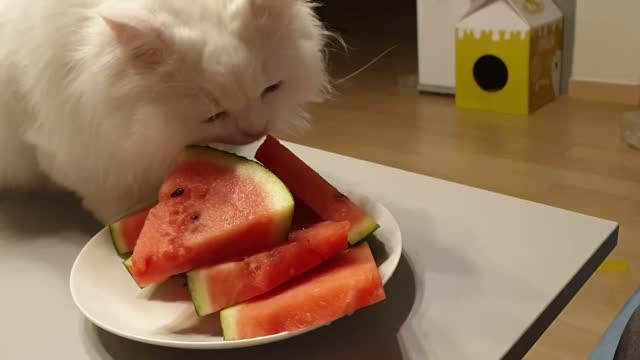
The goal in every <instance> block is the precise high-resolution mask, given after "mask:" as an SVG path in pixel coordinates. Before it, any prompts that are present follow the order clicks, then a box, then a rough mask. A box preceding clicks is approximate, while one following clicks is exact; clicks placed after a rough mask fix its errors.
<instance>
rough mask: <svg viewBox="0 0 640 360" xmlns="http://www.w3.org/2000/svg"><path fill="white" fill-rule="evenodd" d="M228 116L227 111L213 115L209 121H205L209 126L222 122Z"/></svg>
mask: <svg viewBox="0 0 640 360" xmlns="http://www.w3.org/2000/svg"><path fill="white" fill-rule="evenodd" d="M226 116H227V112H226V111H221V112H219V113H217V114H215V115H211V116H209V118H207V120H206V121H205V122H206V123H207V124H211V123H214V122H216V121H218V120H222V119H223V118H225V117H226Z"/></svg>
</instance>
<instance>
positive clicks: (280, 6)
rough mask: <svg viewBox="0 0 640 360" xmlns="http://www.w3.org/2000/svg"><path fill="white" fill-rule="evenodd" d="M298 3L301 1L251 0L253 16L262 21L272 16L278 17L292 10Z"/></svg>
mask: <svg viewBox="0 0 640 360" xmlns="http://www.w3.org/2000/svg"><path fill="white" fill-rule="evenodd" d="M298 1H301V0H249V2H250V8H251V13H252V15H253V16H254V17H256V18H258V19H260V20H265V18H269V17H270V16H275V17H278V16H280V15H282V14H283V13H285V12H286V11H288V10H290V9H291V8H292V7H293V6H294V5H295V4H296V3H297V2H298Z"/></svg>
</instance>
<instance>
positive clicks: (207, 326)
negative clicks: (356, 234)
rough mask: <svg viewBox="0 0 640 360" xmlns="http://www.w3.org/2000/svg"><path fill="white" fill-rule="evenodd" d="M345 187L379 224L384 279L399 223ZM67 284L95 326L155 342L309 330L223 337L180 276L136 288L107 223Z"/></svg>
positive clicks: (188, 343) (217, 340) (200, 344)
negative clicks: (202, 315) (201, 312)
mask: <svg viewBox="0 0 640 360" xmlns="http://www.w3.org/2000/svg"><path fill="white" fill-rule="evenodd" d="M345 190H346V191H344V192H345V194H347V195H348V196H350V197H351V198H352V199H353V201H354V202H355V203H357V204H358V205H360V206H362V208H363V209H364V210H365V211H367V212H368V213H369V214H370V215H371V216H372V217H373V218H375V219H376V221H377V222H378V223H379V224H380V226H381V228H380V229H378V231H376V233H375V237H376V238H377V239H378V240H379V242H376V243H371V246H372V250H373V252H374V256H375V257H376V261H377V262H378V269H379V271H380V275H381V277H382V280H383V282H384V283H385V284H386V282H387V281H388V280H389V279H390V278H391V275H392V274H393V272H394V271H395V269H396V266H397V265H398V262H399V260H400V256H401V253H402V236H401V233H400V227H399V226H398V223H397V222H396V220H395V218H394V217H393V215H391V213H390V212H389V211H388V210H387V209H386V208H385V207H384V206H383V205H381V204H380V203H378V202H376V201H375V200H373V199H372V198H370V197H368V196H365V195H362V194H358V193H357V192H354V191H349V189H345ZM380 245H384V247H382V246H380ZM70 287H71V295H72V297H73V300H74V301H75V303H76V305H77V306H78V308H79V309H80V311H81V312H82V313H83V314H84V315H85V316H86V317H87V318H88V319H89V320H90V321H91V322H93V323H94V324H95V325H96V326H98V327H100V328H102V329H104V330H106V331H108V332H111V333H113V334H116V335H119V336H122V337H124V338H128V339H131V340H135V341H139V342H143V343H148V344H154V345H159V346H166V347H174V348H187V349H229V348H239V347H249V346H256V345H262V344H266V343H271V342H275V341H280V340H284V339H287V338H291V337H293V336H296V335H300V334H302V333H305V332H308V331H311V330H313V329H306V330H301V331H296V332H289V333H282V334H278V335H273V336H268V337H261V338H256V339H250V340H240V341H224V339H223V338H222V331H221V329H220V324H219V319H218V317H217V315H211V316H209V317H206V318H203V319H199V318H198V316H197V315H196V313H195V311H194V308H193V305H192V303H191V300H190V297H189V292H188V289H187V288H186V286H185V284H184V280H183V279H181V278H174V279H172V280H171V281H169V282H168V283H166V284H162V285H159V286H152V287H149V288H146V289H144V290H140V288H138V286H137V285H136V284H135V283H134V281H133V279H132V278H131V276H130V275H129V273H128V272H127V270H126V269H125V268H124V266H123V265H122V259H121V258H120V257H119V256H118V255H117V253H116V252H115V249H114V247H113V243H112V241H111V236H110V234H109V229H108V228H105V229H103V230H102V231H100V232H99V233H98V234H97V235H95V236H94V237H93V238H92V239H91V241H90V242H89V243H88V244H87V245H86V246H85V247H84V249H83V250H82V251H81V252H80V254H79V255H78V257H77V259H76V261H75V263H74V265H73V268H72V270H71V278H70ZM387 296H388V297H392V296H393V294H387ZM374 306H375V305H374Z"/></svg>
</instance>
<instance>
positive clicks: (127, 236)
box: [109, 209, 149, 256]
mask: <svg viewBox="0 0 640 360" xmlns="http://www.w3.org/2000/svg"><path fill="white" fill-rule="evenodd" d="M148 214H149V209H144V210H142V211H138V212H137V213H134V214H132V215H129V216H125V217H124V218H122V219H120V220H118V221H116V222H115V223H113V224H111V225H109V231H110V232H111V239H112V240H113V245H114V246H115V248H116V251H117V252H118V255H120V256H124V255H126V254H130V253H131V252H132V251H133V248H134V247H135V246H136V242H137V241H138V236H140V232H141V231H142V227H143V226H144V223H145V221H146V220H147V215H148Z"/></svg>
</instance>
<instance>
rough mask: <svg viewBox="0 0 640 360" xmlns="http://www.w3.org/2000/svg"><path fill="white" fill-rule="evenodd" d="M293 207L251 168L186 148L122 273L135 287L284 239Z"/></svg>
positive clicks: (259, 169) (226, 156)
mask: <svg viewBox="0 0 640 360" xmlns="http://www.w3.org/2000/svg"><path fill="white" fill-rule="evenodd" d="M293 208H294V202H293V197H292V196H291V193H290V192H289V191H288V189H287V188H286V186H285V185H284V184H283V183H282V182H281V181H280V180H279V179H278V178H277V177H276V176H275V175H273V174H272V173H271V172H270V171H268V170H267V169H266V168H264V167H263V166H261V165H260V164H258V163H257V162H254V161H251V160H248V159H246V158H243V157H240V156H237V155H234V154H231V153H227V152H223V151H220V150H215V149H212V148H208V147H201V146H190V147H187V148H186V149H185V151H184V152H183V153H182V155H181V157H180V159H179V161H178V164H177V166H176V168H175V170H174V171H173V173H172V174H171V175H170V176H169V177H168V178H167V179H166V181H165V182H164V183H163V185H162V187H161V189H160V192H159V197H158V204H157V205H156V206H154V207H153V208H152V209H151V210H150V211H149V215H148V217H147V220H146V222H145V225H144V227H143V228H142V231H141V233H140V236H139V238H138V242H137V244H136V247H135V248H134V251H133V255H132V256H131V258H130V259H129V260H127V261H126V262H125V266H127V269H128V270H129V272H130V273H131V275H132V276H133V277H134V279H135V280H136V282H137V283H138V285H139V286H140V287H146V286H148V285H152V284H158V283H161V282H164V281H165V280H167V279H169V278H170V277H171V276H173V275H177V274H182V273H186V272H189V271H191V270H193V269H195V268H198V267H202V266H207V265H213V264H215V263H218V262H223V261H228V260H230V259H233V258H237V257H242V256H247V255H251V254H254V253H256V252H259V251H262V250H264V249H267V248H269V247H271V246H274V245H276V244H278V243H281V242H282V241H285V240H286V239H287V234H288V232H289V229H290V226H291V219H292V214H293Z"/></svg>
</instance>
